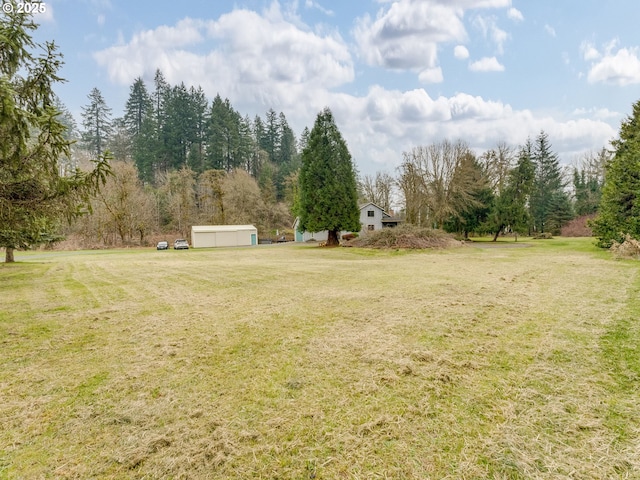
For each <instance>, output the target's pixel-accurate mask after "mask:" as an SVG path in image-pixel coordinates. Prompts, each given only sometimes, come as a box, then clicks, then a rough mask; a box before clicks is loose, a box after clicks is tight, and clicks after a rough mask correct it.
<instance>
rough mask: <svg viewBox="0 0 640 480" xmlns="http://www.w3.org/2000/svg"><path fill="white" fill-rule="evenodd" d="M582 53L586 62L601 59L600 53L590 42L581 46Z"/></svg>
mask: <svg viewBox="0 0 640 480" xmlns="http://www.w3.org/2000/svg"><path fill="white" fill-rule="evenodd" d="M580 52H581V53H582V57H583V58H584V59H585V60H596V59H598V58H600V52H598V50H597V49H596V48H595V47H594V46H593V44H592V43H590V42H582V44H580Z"/></svg>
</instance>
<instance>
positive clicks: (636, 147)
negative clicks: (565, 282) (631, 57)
mask: <svg viewBox="0 0 640 480" xmlns="http://www.w3.org/2000/svg"><path fill="white" fill-rule="evenodd" d="M612 146H613V148H614V155H613V158H612V159H611V160H610V161H609V162H608V163H607V164H606V167H605V176H604V178H605V180H604V186H603V187H602V199H601V201H600V208H599V210H598V216H597V217H596V219H595V220H594V221H593V222H592V224H591V227H592V229H593V233H594V235H595V236H596V237H598V245H599V246H601V247H610V246H611V245H612V244H613V242H622V241H624V239H625V236H626V235H630V236H631V237H632V238H635V239H640V100H639V101H637V102H636V103H635V104H634V105H633V111H632V114H631V115H630V116H629V117H627V119H626V120H624V121H623V122H622V125H621V126H620V133H619V135H618V139H617V140H615V141H613V142H612Z"/></svg>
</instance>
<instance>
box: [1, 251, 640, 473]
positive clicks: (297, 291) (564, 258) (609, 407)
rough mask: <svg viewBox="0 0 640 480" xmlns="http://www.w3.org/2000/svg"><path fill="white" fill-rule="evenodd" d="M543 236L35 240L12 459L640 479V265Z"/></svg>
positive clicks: (10, 301)
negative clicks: (160, 246) (229, 243)
mask: <svg viewBox="0 0 640 480" xmlns="http://www.w3.org/2000/svg"><path fill="white" fill-rule="evenodd" d="M522 242H523V240H522V239H519V242H518V243H519V244H520V243H522ZM527 243H529V244H530V245H533V246H530V247H526V248H514V247H512V246H511V245H510V244H506V243H505V244H504V248H496V247H486V246H485V247H484V248H479V247H478V246H466V247H462V248H457V249H453V250H448V251H425V252H397V251H371V250H360V249H345V248H342V249H340V248H338V249H324V248H318V247H315V246H307V245H293V244H288V245H278V246H275V245H274V246H261V247H255V248H238V249H219V250H215V249H210V250H189V251H179V252H175V251H167V252H157V251H155V250H148V251H107V252H59V253H44V252H32V253H20V252H19V253H18V254H17V260H18V263H17V264H13V265H2V266H1V267H0V292H1V295H0V478H7V479H14V478H45V479H47V478H56V479H58V478H60V479H63V478H83V479H84V478H100V479H102V478H109V479H142V478H148V479H151V478H154V479H155V478H168V479H169V478H170V479H220V478H239V479H245V478H259V479H314V478H315V479H343V478H344V479H365V478H366V479H378V478H393V479H483V478H491V479H558V478H566V479H604V478H607V479H613V478H640V402H638V393H639V392H638V386H639V385H640V347H639V346H638V345H640V327H639V326H638V319H639V318H640V277H639V275H638V272H639V269H640V267H639V265H638V263H637V262H630V261H616V260H613V259H612V258H611V257H610V256H609V254H608V252H601V251H598V250H597V249H596V248H595V247H593V246H592V241H591V240H590V239H571V240H568V239H556V240H546V241H538V242H536V241H531V240H529V241H528V242H527Z"/></svg>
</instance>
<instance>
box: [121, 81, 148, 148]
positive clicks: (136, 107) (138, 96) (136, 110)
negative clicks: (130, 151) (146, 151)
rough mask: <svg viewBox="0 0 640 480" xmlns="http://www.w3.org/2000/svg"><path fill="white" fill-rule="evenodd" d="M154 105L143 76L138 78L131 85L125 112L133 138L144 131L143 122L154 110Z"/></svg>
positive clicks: (125, 118)
mask: <svg viewBox="0 0 640 480" xmlns="http://www.w3.org/2000/svg"><path fill="white" fill-rule="evenodd" d="M152 105H153V103H152V101H151V96H150V95H149V92H148V91H147V87H146V86H145V84H144V82H143V81H142V78H140V77H138V78H136V79H135V80H134V82H133V85H131V88H130V93H129V98H128V99H127V103H126V105H125V112H124V124H125V126H126V128H127V130H128V131H129V133H130V135H131V136H132V137H133V138H135V137H136V136H137V135H139V134H140V132H141V131H142V124H143V123H144V121H145V119H146V118H147V117H149V115H151V113H152V111H153V110H152Z"/></svg>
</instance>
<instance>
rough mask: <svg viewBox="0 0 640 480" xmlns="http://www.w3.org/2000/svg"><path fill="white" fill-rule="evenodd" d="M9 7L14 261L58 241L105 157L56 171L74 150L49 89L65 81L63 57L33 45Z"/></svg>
mask: <svg viewBox="0 0 640 480" xmlns="http://www.w3.org/2000/svg"><path fill="white" fill-rule="evenodd" d="M11 4H12V5H13V6H14V8H13V9H12V11H9V12H7V11H5V13H4V14H2V15H0V38H1V39H2V41H0V139H1V140H0V247H4V248H5V261H6V262H13V261H14V255H13V253H14V250H15V249H16V248H29V247H31V246H34V245H38V244H41V243H45V242H49V241H53V240H56V239H57V238H59V237H58V227H59V223H60V222H61V221H62V220H63V219H64V218H65V217H66V218H67V219H71V218H74V217H76V216H78V215H80V214H81V213H82V211H83V210H84V208H86V206H87V205H88V203H89V198H90V196H91V195H92V194H93V193H95V191H96V190H97V188H98V187H99V185H101V184H104V181H105V180H106V176H107V174H108V172H109V165H108V159H106V158H104V157H102V158H100V159H99V160H98V161H97V163H96V165H95V168H94V170H93V171H92V172H89V173H85V172H80V171H79V170H74V171H73V172H64V173H65V174H64V175H62V174H61V168H60V167H61V165H60V163H59V162H60V159H61V158H64V157H69V156H70V153H71V150H70V145H71V142H70V140H69V139H68V138H67V135H68V128H67V126H66V125H65V124H64V123H63V121H62V120H61V118H60V111H59V110H58V109H57V108H56V106H55V95H54V92H53V85H55V84H56V83H59V82H62V81H63V79H62V78H60V77H59V76H58V70H59V69H60V67H61V66H62V55H61V54H60V53H58V52H57V47H56V46H55V45H54V44H53V43H50V42H46V43H43V44H38V43H36V42H34V40H33V38H32V36H31V32H32V31H34V30H36V28H37V25H36V24H35V23H34V22H33V21H32V19H31V16H30V14H27V13H22V12H21V11H19V10H18V9H17V8H15V2H13V1H11ZM36 51H37V52H41V53H39V54H37V55H36V54H34V53H33V52H36Z"/></svg>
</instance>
